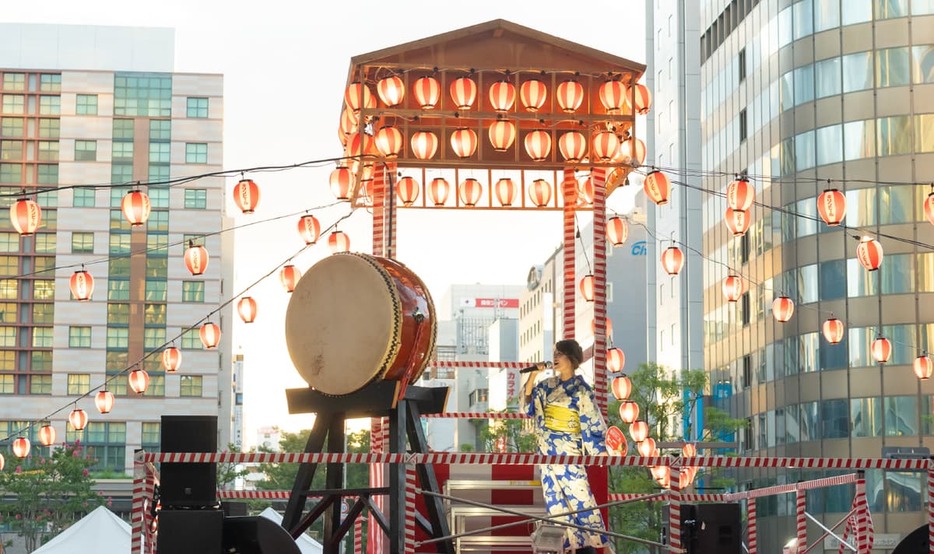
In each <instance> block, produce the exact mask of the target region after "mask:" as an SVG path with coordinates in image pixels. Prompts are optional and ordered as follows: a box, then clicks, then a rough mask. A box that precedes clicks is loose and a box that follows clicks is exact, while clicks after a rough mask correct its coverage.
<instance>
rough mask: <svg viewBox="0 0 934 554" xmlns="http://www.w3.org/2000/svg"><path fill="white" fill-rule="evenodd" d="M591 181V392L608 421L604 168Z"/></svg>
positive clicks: (592, 175)
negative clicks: (592, 286) (592, 293)
mask: <svg viewBox="0 0 934 554" xmlns="http://www.w3.org/2000/svg"><path fill="white" fill-rule="evenodd" d="M590 178H591V179H592V180H593V189H594V196H593V275H594V304H593V317H594V343H593V375H594V383H593V390H594V392H595V394H596V397H597V409H598V410H600V413H601V414H603V417H604V419H607V420H609V416H608V414H607V403H608V395H609V386H608V385H607V374H606V350H607V340H606V310H607V308H606V303H607V299H606V169H605V168H595V169H593V170H591V172H590Z"/></svg>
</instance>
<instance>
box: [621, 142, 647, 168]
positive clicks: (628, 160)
mask: <svg viewBox="0 0 934 554" xmlns="http://www.w3.org/2000/svg"><path fill="white" fill-rule="evenodd" d="M619 161H621V162H622V163H625V164H629V165H631V166H633V167H636V166H640V165H642V163H643V162H645V143H644V142H642V141H641V140H639V139H637V138H636V137H630V138H628V139H626V140H624V141H622V142H621V143H620V145H619Z"/></svg>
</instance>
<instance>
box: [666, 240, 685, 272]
mask: <svg viewBox="0 0 934 554" xmlns="http://www.w3.org/2000/svg"><path fill="white" fill-rule="evenodd" d="M661 261H662V269H664V270H665V273H667V274H668V275H672V276H674V275H677V274H678V273H680V272H681V268H682V267H684V253H683V252H681V249H680V248H678V247H677V246H669V247H668V248H666V249H665V251H664V252H662V258H661Z"/></svg>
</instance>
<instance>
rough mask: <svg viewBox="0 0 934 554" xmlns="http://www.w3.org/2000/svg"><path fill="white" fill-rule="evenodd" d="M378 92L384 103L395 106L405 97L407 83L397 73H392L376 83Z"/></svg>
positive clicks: (391, 106)
mask: <svg viewBox="0 0 934 554" xmlns="http://www.w3.org/2000/svg"><path fill="white" fill-rule="evenodd" d="M376 94H377V96H379V99H380V100H381V101H382V102H383V104H385V105H386V106H388V107H390V108H393V107H395V106H398V105H399V104H401V103H402V101H403V100H404V99H405V83H403V82H402V79H401V78H399V77H398V76H397V75H390V76H389V77H385V78H383V79H380V80H379V82H377V83H376Z"/></svg>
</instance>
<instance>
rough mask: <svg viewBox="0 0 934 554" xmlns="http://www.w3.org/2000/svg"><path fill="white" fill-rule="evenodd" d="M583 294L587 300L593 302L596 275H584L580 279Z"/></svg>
mask: <svg viewBox="0 0 934 554" xmlns="http://www.w3.org/2000/svg"><path fill="white" fill-rule="evenodd" d="M579 286H580V289H581V296H583V297H584V300H586V301H587V302H593V299H594V276H593V275H584V276H583V277H581V280H580V284H579Z"/></svg>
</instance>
